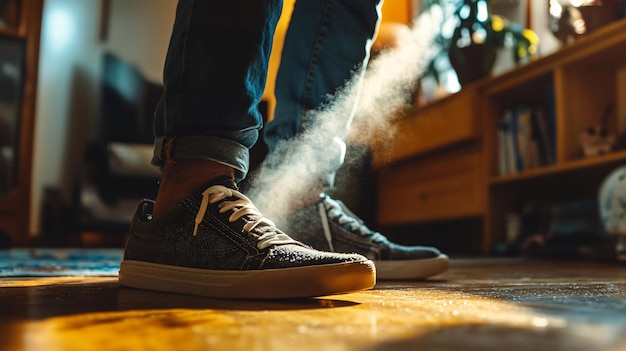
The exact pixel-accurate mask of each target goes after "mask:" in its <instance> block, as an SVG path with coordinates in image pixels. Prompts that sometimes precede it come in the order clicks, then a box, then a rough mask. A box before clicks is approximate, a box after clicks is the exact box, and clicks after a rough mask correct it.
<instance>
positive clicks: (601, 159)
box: [488, 151, 626, 185]
mask: <svg viewBox="0 0 626 351" xmlns="http://www.w3.org/2000/svg"><path fill="white" fill-rule="evenodd" d="M622 163H626V151H617V152H612V153H610V154H606V155H602V156H595V157H589V158H580V159H577V160H573V161H568V162H563V163H560V164H555V165H549V166H543V167H539V168H535V169H532V170H528V171H523V172H520V173H516V174H509V175H503V176H491V177H489V180H488V183H489V184H490V185H501V184H509V183H516V182H523V181H525V180H528V179H532V178H539V177H544V176H553V175H554V176H556V175H563V176H565V175H566V173H569V172H575V171H584V170H586V169H589V168H594V167H601V166H612V165H615V164H622Z"/></svg>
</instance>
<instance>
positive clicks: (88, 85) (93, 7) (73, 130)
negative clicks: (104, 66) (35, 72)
mask: <svg viewBox="0 0 626 351" xmlns="http://www.w3.org/2000/svg"><path fill="white" fill-rule="evenodd" d="M99 15H100V3H99V1H84V0H46V1H45V3H44V13H43V22H42V31H41V48H40V58H39V84H38V88H37V106H36V108H37V111H36V121H35V133H34V134H35V145H34V157H33V192H32V204H33V205H32V209H31V226H30V227H31V228H30V231H31V233H37V232H38V230H39V228H38V225H39V216H40V204H41V197H42V193H43V190H44V188H46V187H54V188H58V189H62V190H65V191H64V195H65V196H66V197H69V189H70V187H71V183H72V179H73V176H74V174H73V173H74V172H73V170H74V169H75V168H76V165H77V160H78V159H80V157H81V151H82V145H83V143H84V141H85V140H86V139H89V138H90V137H91V132H90V131H91V129H92V125H93V122H92V118H91V116H93V113H94V111H95V106H96V104H97V93H96V88H95V87H96V82H97V79H98V74H99V73H98V68H99V62H100V55H99V52H98V46H97V37H98V23H99Z"/></svg>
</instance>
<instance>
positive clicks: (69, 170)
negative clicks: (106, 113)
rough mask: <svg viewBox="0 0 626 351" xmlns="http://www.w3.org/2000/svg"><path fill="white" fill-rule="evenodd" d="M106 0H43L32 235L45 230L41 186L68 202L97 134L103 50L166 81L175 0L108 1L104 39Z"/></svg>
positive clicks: (157, 79) (153, 78) (152, 78)
mask: <svg viewBox="0 0 626 351" xmlns="http://www.w3.org/2000/svg"><path fill="white" fill-rule="evenodd" d="M102 1H105V0H99V1H95V0H89V1H85V0H46V1H45V5H44V14H43V23H42V33H41V51H40V58H39V86H38V91H37V95H38V96H37V116H36V127H35V154H34V157H33V193H32V204H33V205H32V208H31V221H30V232H31V235H37V234H38V233H39V232H40V228H39V225H40V223H39V218H40V215H41V213H40V210H41V209H40V206H41V201H42V196H43V192H44V189H45V188H47V187H50V188H55V189H57V190H60V191H61V193H62V195H63V197H64V200H65V202H66V203H69V202H70V198H71V191H72V186H73V184H74V182H75V179H76V175H77V169H78V166H79V163H80V162H81V160H82V157H83V151H84V146H85V144H86V143H87V142H89V141H91V140H93V136H94V135H95V130H94V129H95V127H96V126H95V123H94V121H95V117H96V113H97V104H98V94H99V88H98V84H99V80H100V70H101V57H102V53H103V52H104V51H105V50H106V51H111V52H113V53H115V54H117V55H118V56H120V57H122V58H124V59H125V60H127V61H128V62H131V63H133V64H135V65H136V66H137V67H138V68H139V70H140V71H141V72H142V73H143V74H144V75H145V76H146V77H148V78H149V79H151V80H153V81H157V82H158V81H161V76H162V73H161V72H162V70H163V62H164V61H165V52H166V51H167V44H168V42H169V35H170V31H171V26H172V23H173V20H174V10H175V7H176V3H177V1H176V0H110V16H109V17H108V31H107V36H106V40H105V41H101V40H100V33H101V31H100V29H101V28H100V25H101V17H102V12H101V5H102Z"/></svg>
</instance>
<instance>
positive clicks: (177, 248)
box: [119, 179, 376, 299]
mask: <svg viewBox="0 0 626 351" xmlns="http://www.w3.org/2000/svg"><path fill="white" fill-rule="evenodd" d="M152 208H153V202H152V201H149V200H146V201H143V202H142V203H141V204H140V205H139V208H138V209H137V212H136V214H135V217H134V219H133V222H132V225H131V229H130V233H129V238H128V241H127V244H126V249H125V252H124V260H123V262H122V264H121V266H120V273H119V282H120V284H121V285H124V286H128V287H133V288H140V289H148V290H157V291H166V292H176V293H184V294H193V295H203V296H209V297H218V298H247V299H257V298H301V297H316V296H324V295H333V294H341V293H349V292H355V291H360V290H366V289H370V288H372V287H373V286H374V284H375V283H376V273H375V268H374V264H373V263H372V261H370V260H368V259H367V258H365V257H363V256H362V255H358V254H339V253H329V252H321V251H317V250H314V249H312V248H311V247H309V246H307V245H304V244H302V243H300V242H298V241H296V240H294V239H292V238H291V237H289V236H288V235H287V234H285V233H284V232H282V231H281V230H279V229H277V228H276V226H275V225H274V223H273V222H272V221H270V220H269V219H267V218H265V217H263V216H262V215H261V214H260V213H259V211H258V210H257V209H256V207H255V206H254V205H253V204H252V202H251V201H250V200H249V199H248V198H247V197H246V196H244V195H243V194H241V193H240V192H239V191H238V190H237V187H236V185H235V183H234V182H233V181H232V180H230V179H222V180H220V181H219V182H216V183H214V184H209V185H207V186H206V188H205V189H202V190H201V191H199V192H197V193H195V194H192V195H190V196H189V197H187V198H186V199H184V200H183V201H181V202H180V203H179V204H177V205H176V206H175V207H174V208H172V209H171V210H169V211H168V212H167V213H165V214H163V215H162V216H161V217H159V218H158V219H152V217H151V213H152Z"/></svg>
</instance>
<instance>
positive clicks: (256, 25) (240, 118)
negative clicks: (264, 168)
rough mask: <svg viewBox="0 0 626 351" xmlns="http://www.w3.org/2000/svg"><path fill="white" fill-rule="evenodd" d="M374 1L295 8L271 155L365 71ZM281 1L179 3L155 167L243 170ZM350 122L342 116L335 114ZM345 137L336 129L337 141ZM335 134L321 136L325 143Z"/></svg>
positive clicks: (324, 0)
mask: <svg viewBox="0 0 626 351" xmlns="http://www.w3.org/2000/svg"><path fill="white" fill-rule="evenodd" d="M381 2H382V0H367V1H365V0H298V1H297V2H296V7H295V10H294V14H293V15H292V19H291V22H290V26H289V30H288V34H287V38H286V40H285V48H284V50H283V59H282V63H281V67H280V70H279V76H278V81H277V87H276V95H277V102H278V104H277V109H276V112H275V119H274V122H272V123H270V124H269V125H268V127H267V132H266V134H265V138H266V140H267V143H268V145H269V147H270V150H272V149H273V148H274V146H275V145H276V144H277V143H278V141H279V140H284V139H289V138H291V137H293V136H294V135H295V134H296V133H298V132H299V131H301V128H300V127H301V126H302V125H306V123H307V121H306V116H307V112H308V111H310V110H313V109H316V108H318V107H319V106H321V105H323V104H324V103H325V102H326V99H327V97H328V96H329V94H333V93H335V91H336V90H337V89H338V88H340V87H341V86H342V85H343V84H344V83H345V81H346V80H347V79H348V78H349V77H350V76H352V74H353V73H354V70H355V68H358V67H361V70H362V67H363V64H364V62H365V61H366V60H367V58H368V56H369V46H368V45H367V43H368V41H370V40H371V38H372V37H373V36H374V33H375V31H376V27H377V23H378V20H379V10H380V8H379V6H380V3H381ZM281 11H282V0H265V1H261V0H228V1H223V0H222V1H209V0H179V3H178V7H177V11H176V20H175V22H174V28H173V31H172V37H171V40H170V44H169V49H168V53H167V57H166V63H165V69H164V75H163V77H164V82H163V83H164V94H163V97H162V99H161V101H160V102H159V104H158V106H157V110H156V112H155V119H154V131H155V150H154V158H153V163H154V164H156V165H162V164H163V162H164V161H165V160H167V159H169V158H173V159H176V158H205V159H211V160H214V161H217V162H220V163H223V164H226V165H228V166H231V167H233V168H234V169H235V173H236V177H237V180H241V179H243V178H244V177H245V176H246V174H247V172H248V162H249V154H248V150H249V148H250V147H252V146H253V145H254V143H256V142H257V140H258V137H259V130H260V129H261V127H262V117H261V115H260V113H259V111H258V108H257V106H258V103H259V101H260V99H261V96H262V93H263V89H264V86H265V81H266V78H267V66H268V61H269V55H270V51H271V48H272V39H273V35H274V30H275V27H276V23H277V21H278V18H279V16H280V13H281ZM341 118H349V116H341ZM344 134H345V131H339V130H338V131H337V135H338V136H341V137H343V135H344ZM334 137H335V136H334V135H332V136H331V135H329V140H331V141H332V139H333V138H334Z"/></svg>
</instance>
